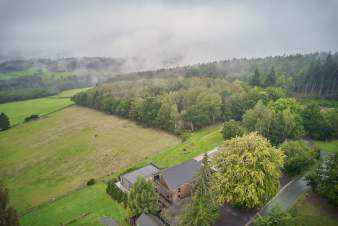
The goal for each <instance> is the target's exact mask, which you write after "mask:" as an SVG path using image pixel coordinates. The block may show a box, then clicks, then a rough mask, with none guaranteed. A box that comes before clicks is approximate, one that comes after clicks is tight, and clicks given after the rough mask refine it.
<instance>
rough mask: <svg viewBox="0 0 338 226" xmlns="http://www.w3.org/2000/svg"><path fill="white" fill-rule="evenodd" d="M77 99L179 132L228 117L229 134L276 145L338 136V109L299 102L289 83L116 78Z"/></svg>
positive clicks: (83, 104) (210, 79)
mask: <svg viewBox="0 0 338 226" xmlns="http://www.w3.org/2000/svg"><path fill="white" fill-rule="evenodd" d="M272 72H273V71H272ZM73 100H74V101H75V103H76V104H79V105H82V106H87V107H91V108H94V109H97V110H100V111H104V112H107V113H110V114H114V115H118V116H120V117H124V118H129V119H132V120H134V121H137V122H139V123H140V124H142V125H144V126H146V127H156V128H161V129H164V130H167V131H170V132H172V133H176V134H182V133H184V132H185V131H194V130H197V129H200V128H202V127H205V126H208V125H211V124H215V123H217V122H224V121H225V125H224V126H225V133H227V134H224V136H225V137H226V138H231V137H234V136H236V135H242V134H244V133H246V132H251V131H258V132H259V133H260V134H262V135H264V136H265V137H266V138H268V139H269V140H270V142H272V143H273V144H275V145H277V144H280V143H282V142H283V141H285V140H286V139H288V138H299V137H300V136H303V135H306V134H307V135H309V136H310V137H312V138H315V139H323V140H325V139H330V138H337V137H338V111H337V109H332V110H326V111H323V112H322V111H321V109H320V108H319V106H317V105H315V104H312V103H309V104H306V105H304V104H302V103H300V102H298V101H297V100H296V99H294V98H292V97H291V96H290V92H289V91H288V90H287V89H286V88H283V87H273V86H269V87H258V86H250V85H248V84H246V83H245V82H243V81H238V80H236V81H233V82H229V81H226V80H224V79H213V78H185V79H152V80H151V79H148V80H135V81H121V82H111V83H105V84H103V85H100V86H97V87H95V88H93V89H90V90H88V91H86V92H82V93H79V94H77V95H75V96H74V97H73ZM232 131H234V132H232ZM229 133H230V135H229Z"/></svg>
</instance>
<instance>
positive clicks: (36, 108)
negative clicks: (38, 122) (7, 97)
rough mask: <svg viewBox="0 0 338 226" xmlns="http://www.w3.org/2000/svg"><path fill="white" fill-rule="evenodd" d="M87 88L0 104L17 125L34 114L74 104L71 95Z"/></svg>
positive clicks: (12, 122) (1, 110)
mask: <svg viewBox="0 0 338 226" xmlns="http://www.w3.org/2000/svg"><path fill="white" fill-rule="evenodd" d="M86 89H88V88H84V89H72V90H67V91H64V92H61V93H60V94H58V95H56V96H51V97H45V98H38V99H32V100H24V101H15V102H10V103H5V104H0V112H4V113H5V114H6V115H7V116H8V117H9V120H10V123H11V125H16V124H18V123H22V122H23V121H24V119H25V118H26V117H27V116H30V115H32V114H37V115H40V116H41V115H45V114H48V113H50V112H53V111H56V110H58V109H61V108H64V107H66V106H69V105H71V104H73V102H72V101H71V100H70V97H71V96H73V95H75V94H76V93H78V92H81V91H84V90H86Z"/></svg>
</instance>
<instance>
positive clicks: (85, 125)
mask: <svg viewBox="0 0 338 226" xmlns="http://www.w3.org/2000/svg"><path fill="white" fill-rule="evenodd" d="M18 138H20V139H18ZM178 143H179V139H177V138H176V137H175V136H173V135H169V134H167V133H165V132H162V131H159V130H153V129H144V128H142V127H140V126H138V125H136V124H135V123H133V122H130V121H128V120H124V119H120V118H117V117H112V116H110V115H107V114H104V113H100V112H97V111H93V110H90V109H86V108H82V107H75V106H73V107H69V108H66V109H64V110H62V111H58V112H56V113H53V114H50V115H48V117H47V118H44V119H42V120H38V121H35V122H31V123H26V124H22V125H20V126H17V127H14V128H11V129H10V130H8V131H5V132H2V133H1V134H0V150H1V152H0V157H1V158H0V172H1V174H0V177H1V178H3V179H4V182H5V184H6V186H7V187H8V188H9V190H10V192H11V193H10V194H11V202H12V204H13V205H14V206H15V207H16V208H17V209H18V210H19V212H21V213H22V212H24V211H27V210H28V209H29V208H32V207H34V206H37V205H39V204H42V203H45V202H47V201H51V200H53V199H55V198H57V197H58V196H60V195H63V194H66V193H68V192H71V191H73V190H74V189H77V188H79V187H81V186H83V185H85V183H86V182H87V181H88V180H89V179H90V178H98V177H102V176H106V175H109V174H111V173H112V172H114V171H116V170H118V169H120V168H121V167H127V166H129V165H130V164H133V163H135V162H137V161H140V160H143V159H145V158H147V156H150V155H151V154H154V153H158V152H159V151H161V150H163V149H167V148H168V147H171V146H173V145H176V144H178Z"/></svg>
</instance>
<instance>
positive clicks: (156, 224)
mask: <svg viewBox="0 0 338 226" xmlns="http://www.w3.org/2000/svg"><path fill="white" fill-rule="evenodd" d="M135 223H136V226H165V224H164V223H163V222H162V221H161V220H160V219H159V218H158V217H156V216H154V215H152V214H144V213H143V214H141V216H139V218H137V220H136V222H135Z"/></svg>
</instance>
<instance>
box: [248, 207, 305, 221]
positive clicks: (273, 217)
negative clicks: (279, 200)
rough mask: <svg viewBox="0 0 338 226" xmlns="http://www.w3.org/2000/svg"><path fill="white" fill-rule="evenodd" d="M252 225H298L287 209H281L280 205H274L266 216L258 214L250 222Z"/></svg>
mask: <svg viewBox="0 0 338 226" xmlns="http://www.w3.org/2000/svg"><path fill="white" fill-rule="evenodd" d="M252 225H253V226H298V224H297V223H296V220H295V218H294V217H293V216H292V215H291V213H290V212H288V211H283V210H282V208H281V207H280V206H274V207H273V208H272V210H271V214H270V215H268V216H264V217H262V216H258V217H257V218H256V219H255V220H254V221H253V223H252Z"/></svg>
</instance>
